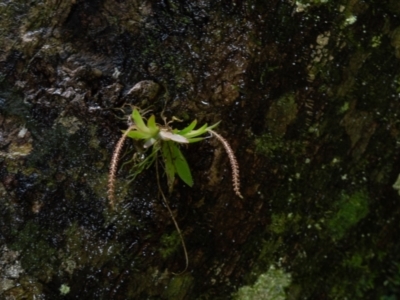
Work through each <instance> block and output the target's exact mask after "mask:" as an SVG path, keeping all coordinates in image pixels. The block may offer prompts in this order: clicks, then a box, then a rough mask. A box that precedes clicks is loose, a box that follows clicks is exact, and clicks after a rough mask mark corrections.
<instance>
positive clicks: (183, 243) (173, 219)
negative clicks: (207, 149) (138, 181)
mask: <svg viewBox="0 0 400 300" xmlns="http://www.w3.org/2000/svg"><path fill="white" fill-rule="evenodd" d="M156 175H157V185H158V190H159V192H160V193H161V196H162V199H163V202H164V205H165V206H166V207H167V209H168V212H169V214H170V216H171V219H172V221H173V222H174V225H175V228H176V231H177V232H178V234H179V238H180V239H181V244H182V248H183V252H184V254H185V263H186V264H185V268H184V269H183V271H181V272H179V273H172V274H174V275H180V274H183V273H184V272H186V270H187V269H188V267H189V256H188V253H187V250H186V244H185V240H184V239H183V235H182V232H181V230H180V228H179V225H178V222H177V221H176V220H175V217H174V215H173V213H172V210H171V208H170V207H169V205H168V201H167V198H166V197H165V195H164V192H163V191H162V188H161V184H160V176H159V174H158V162H157V161H156Z"/></svg>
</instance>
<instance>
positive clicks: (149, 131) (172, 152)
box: [125, 108, 218, 191]
mask: <svg viewBox="0 0 400 300" xmlns="http://www.w3.org/2000/svg"><path fill="white" fill-rule="evenodd" d="M132 120H133V125H132V126H130V127H129V128H128V130H127V132H125V134H126V136H127V137H130V138H132V139H134V140H142V141H143V148H144V149H145V150H148V149H149V148H150V147H151V152H150V154H148V155H147V156H146V157H145V158H144V159H142V160H141V161H137V160H136V163H135V166H134V168H133V169H132V172H133V174H132V178H133V179H134V178H135V177H136V176H137V175H138V174H140V173H141V172H142V171H143V170H145V169H147V168H149V167H150V166H151V165H152V164H153V162H154V161H155V159H156V158H157V156H158V155H159V154H161V157H162V159H163V162H164V169H165V173H166V176H167V181H168V187H169V190H170V191H172V187H173V183H174V181H175V174H178V176H179V178H181V179H182V181H183V182H185V183H186V184H187V185H188V186H192V185H193V178H192V174H191V172H190V168H189V165H188V163H187V161H186V159H185V157H184V156H183V154H182V152H181V150H180V149H179V144H188V143H195V142H199V141H201V140H203V139H204V137H201V136H202V135H203V134H205V133H207V132H208V131H209V130H212V129H213V128H214V127H216V126H217V125H218V123H216V124H214V125H212V126H207V124H204V125H203V126H201V127H200V128H198V129H195V127H196V125H197V121H196V120H194V121H193V122H192V123H190V124H189V126H187V127H186V128H184V129H181V130H179V129H173V128H171V127H169V126H168V125H164V126H163V125H159V124H157V123H156V121H155V117H154V115H152V116H150V117H149V118H148V120H147V122H145V121H144V120H143V117H142V116H141V114H140V112H139V111H138V110H137V109H136V108H135V109H134V110H133V112H132Z"/></svg>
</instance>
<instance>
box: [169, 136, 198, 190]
mask: <svg viewBox="0 0 400 300" xmlns="http://www.w3.org/2000/svg"><path fill="white" fill-rule="evenodd" d="M171 150H172V159H173V163H174V165H175V169H176V172H177V173H178V176H179V177H180V178H181V179H182V180H183V182H184V183H186V184H187V185H188V186H190V187H191V186H193V178H192V173H191V172H190V168H189V165H188V163H187V161H186V159H185V157H184V156H183V154H182V152H181V151H180V150H179V148H178V146H177V145H175V144H174V143H171Z"/></svg>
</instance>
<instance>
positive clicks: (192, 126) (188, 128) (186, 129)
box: [177, 120, 197, 135]
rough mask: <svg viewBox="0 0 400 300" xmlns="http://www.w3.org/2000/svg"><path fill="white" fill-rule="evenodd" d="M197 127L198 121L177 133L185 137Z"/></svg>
mask: <svg viewBox="0 0 400 300" xmlns="http://www.w3.org/2000/svg"><path fill="white" fill-rule="evenodd" d="M196 125H197V120H194V121H193V122H192V123H190V125H189V126H188V127H185V128H183V129H182V130H179V131H178V132H177V133H178V134H180V135H185V134H186V133H188V132H190V131H192V130H193V129H194V128H195V127H196Z"/></svg>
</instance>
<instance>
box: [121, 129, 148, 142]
mask: <svg viewBox="0 0 400 300" xmlns="http://www.w3.org/2000/svg"><path fill="white" fill-rule="evenodd" d="M126 136H128V137H130V138H132V139H135V140H145V139H147V138H148V135H147V134H145V133H143V132H141V131H136V130H131V131H129V132H128V133H127V135H126Z"/></svg>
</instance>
